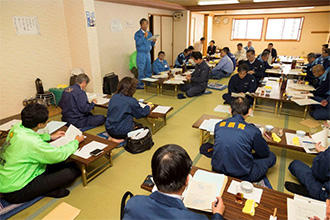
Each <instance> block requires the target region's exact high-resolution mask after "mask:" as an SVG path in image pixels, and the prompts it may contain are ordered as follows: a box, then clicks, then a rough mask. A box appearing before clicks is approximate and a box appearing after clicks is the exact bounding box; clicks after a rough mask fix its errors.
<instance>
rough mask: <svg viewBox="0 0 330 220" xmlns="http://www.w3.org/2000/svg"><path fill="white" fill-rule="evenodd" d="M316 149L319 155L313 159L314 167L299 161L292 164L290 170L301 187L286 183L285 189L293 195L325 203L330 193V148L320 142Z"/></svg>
mask: <svg viewBox="0 0 330 220" xmlns="http://www.w3.org/2000/svg"><path fill="white" fill-rule="evenodd" d="M315 149H316V151H317V152H318V153H319V154H318V155H317V156H316V157H315V158H314V159H313V163H312V167H309V166H308V165H307V164H305V163H303V162H301V161H299V160H294V161H292V162H291V163H290V165H289V170H290V172H291V174H292V175H294V176H295V177H297V179H298V181H299V183H301V185H299V184H295V183H292V182H285V188H286V189H287V190H288V191H290V192H292V193H296V194H300V195H303V196H307V197H312V198H314V199H318V200H322V201H325V200H326V199H328V198H329V193H330V147H328V148H325V147H324V146H322V145H321V142H319V143H317V144H316V145H315Z"/></svg>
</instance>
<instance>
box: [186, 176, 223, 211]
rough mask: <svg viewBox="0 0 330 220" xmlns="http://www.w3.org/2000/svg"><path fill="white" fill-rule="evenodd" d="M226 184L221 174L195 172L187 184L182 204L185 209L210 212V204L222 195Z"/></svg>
mask: <svg viewBox="0 0 330 220" xmlns="http://www.w3.org/2000/svg"><path fill="white" fill-rule="evenodd" d="M226 183H227V177H226V176H225V175H223V174H218V173H212V172H208V171H204V170H197V171H196V173H195V175H194V177H193V178H192V180H191V182H189V184H188V187H187V191H186V193H185V196H184V199H183V203H184V204H185V206H186V207H187V208H192V209H197V210H203V211H207V212H212V202H214V201H215V200H216V197H218V196H220V197H221V195H222V193H223V190H224V188H225V186H226Z"/></svg>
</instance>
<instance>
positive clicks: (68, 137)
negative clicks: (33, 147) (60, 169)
mask: <svg viewBox="0 0 330 220" xmlns="http://www.w3.org/2000/svg"><path fill="white" fill-rule="evenodd" d="M77 135H78V136H81V135H82V132H81V131H80V130H79V129H78V128H76V127H75V126H73V125H70V126H69V128H68V130H66V132H65V136H63V137H60V138H59V139H57V140H55V141H52V142H50V144H51V145H52V146H53V147H60V146H63V145H66V144H68V143H70V142H71V141H73V140H74V139H75V138H76V136H77Z"/></svg>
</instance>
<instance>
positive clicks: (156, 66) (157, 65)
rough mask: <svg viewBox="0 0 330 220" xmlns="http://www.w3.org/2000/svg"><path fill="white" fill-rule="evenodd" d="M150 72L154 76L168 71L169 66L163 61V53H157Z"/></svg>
mask: <svg viewBox="0 0 330 220" xmlns="http://www.w3.org/2000/svg"><path fill="white" fill-rule="evenodd" d="M152 70H153V72H154V75H158V74H159V73H160V72H163V71H166V70H170V66H169V65H168V63H167V61H166V60H165V52H164V51H159V53H158V58H157V59H156V60H155V61H154V62H153V64H152Z"/></svg>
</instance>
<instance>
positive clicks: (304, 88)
mask: <svg viewBox="0 0 330 220" xmlns="http://www.w3.org/2000/svg"><path fill="white" fill-rule="evenodd" d="M289 87H290V88H293V89H296V90H302V91H314V90H315V88H314V87H313V86H311V85H305V84H296V83H295V84H291V85H290V86H289Z"/></svg>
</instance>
